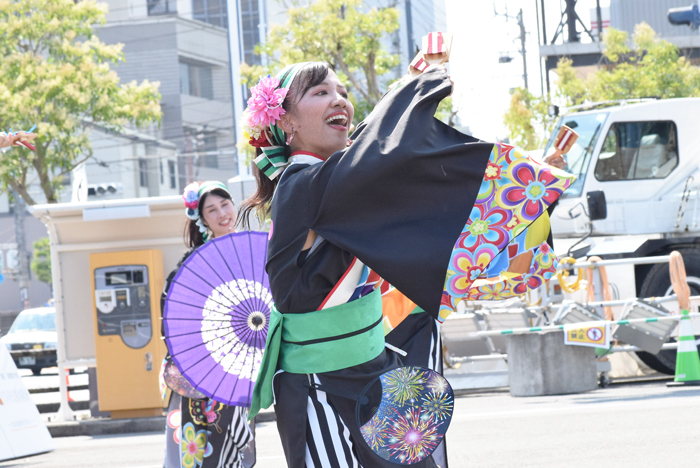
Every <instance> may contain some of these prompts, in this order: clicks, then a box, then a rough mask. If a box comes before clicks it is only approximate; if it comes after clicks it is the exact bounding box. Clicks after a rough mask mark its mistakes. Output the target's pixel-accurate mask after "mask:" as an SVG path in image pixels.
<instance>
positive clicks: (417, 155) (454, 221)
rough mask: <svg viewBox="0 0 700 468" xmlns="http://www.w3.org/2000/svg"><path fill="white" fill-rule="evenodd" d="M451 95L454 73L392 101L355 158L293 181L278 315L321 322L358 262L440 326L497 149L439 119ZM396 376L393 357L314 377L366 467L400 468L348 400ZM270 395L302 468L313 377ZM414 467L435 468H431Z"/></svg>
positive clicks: (437, 73)
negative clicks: (374, 444)
mask: <svg viewBox="0 0 700 468" xmlns="http://www.w3.org/2000/svg"><path fill="white" fill-rule="evenodd" d="M450 92H451V83H450V80H449V77H448V75H447V73H446V72H445V71H444V70H442V69H439V68H438V69H432V70H430V71H428V72H426V73H424V74H423V75H421V76H419V77H417V78H414V79H412V80H410V81H408V82H407V83H405V84H404V85H403V86H402V87H400V88H399V89H397V90H395V91H394V92H392V93H391V94H389V95H387V96H386V97H385V98H384V99H383V100H382V101H381V102H380V103H379V104H378V105H377V107H376V108H375V110H374V111H373V112H372V114H371V115H370V116H369V117H368V118H367V119H366V120H365V121H364V122H363V123H361V124H360V125H359V126H358V128H357V130H356V131H355V133H354V134H353V138H354V142H353V143H352V145H351V146H350V147H349V148H347V149H345V150H343V151H340V152H338V153H335V154H333V155H332V156H331V157H330V158H329V159H328V160H327V161H325V162H324V163H322V164H315V165H307V164H293V165H291V166H290V167H288V168H287V169H286V171H285V172H284V174H283V175H282V176H281V178H280V181H279V184H278V187H277V191H276V193H275V197H274V200H273V202H272V234H271V239H270V244H269V261H268V264H267V271H268V273H269V275H270V285H271V292H272V295H273V298H274V301H275V306H276V307H277V309H278V310H279V311H280V312H281V313H283V314H287V313H304V312H310V311H314V310H316V309H317V308H318V307H319V306H320V305H321V303H322V302H323V300H324V299H325V298H326V296H327V295H328V294H329V293H330V292H331V290H332V289H333V287H334V286H335V285H336V283H337V282H338V281H339V280H340V279H341V277H342V275H343V274H344V273H345V271H346V270H347V268H348V267H349V265H350V263H351V262H352V260H353V258H354V257H357V258H358V259H360V260H361V261H362V262H364V263H365V264H366V265H367V266H369V267H370V268H372V269H373V270H374V271H375V272H377V273H378V274H379V275H380V276H381V277H382V278H384V279H385V280H387V281H388V282H389V283H391V284H393V285H394V286H395V287H397V288H398V289H399V290H401V291H403V292H405V293H406V295H407V296H408V297H409V298H410V299H411V300H413V301H414V302H415V303H416V304H418V305H419V306H420V307H421V308H423V309H424V310H426V311H427V312H428V313H429V314H430V315H431V316H432V317H436V316H437V314H438V309H439V305H440V299H441V293H442V290H443V285H444V281H445V274H446V270H447V267H448V263H449V261H450V255H451V252H452V249H453V247H454V245H455V241H456V239H457V238H458V236H459V234H460V233H461V231H462V229H463V227H464V225H465V223H466V221H467V219H468V217H469V214H470V212H471V209H472V206H473V204H474V200H475V198H476V195H477V193H478V191H479V187H480V184H481V181H482V179H483V176H484V171H485V169H486V165H487V162H488V159H489V155H490V153H491V150H492V148H493V144H488V143H482V142H480V141H478V140H476V139H474V138H472V137H469V136H466V135H464V134H462V133H460V132H458V131H456V130H454V129H453V128H451V127H449V126H447V125H445V124H443V123H442V122H440V121H438V120H437V119H435V118H434V114H435V111H436V109H437V106H438V104H439V103H440V101H441V100H442V99H444V98H445V97H447V96H448V95H449V94H450ZM309 230H313V231H315V232H316V233H318V235H319V236H321V237H322V238H323V239H324V240H323V242H322V243H321V244H320V245H319V247H318V248H317V249H315V250H314V251H313V252H312V253H311V254H310V255H308V256H307V254H306V252H302V248H303V245H304V243H305V241H306V237H307V234H308V232H309ZM338 319H339V320H342V317H338ZM400 365H401V362H400V360H399V358H398V356H397V355H396V354H394V353H393V352H387V351H385V352H383V353H382V354H380V355H379V356H378V357H377V358H375V359H373V360H372V361H369V362H367V363H365V364H362V365H359V366H354V367H352V368H348V369H342V370H338V371H335V372H327V373H323V374H318V378H319V380H320V381H321V384H322V386H323V387H324V388H325V390H326V391H327V392H328V400H329V402H330V404H331V405H332V406H333V407H334V409H335V410H336V411H337V413H338V414H339V415H340V417H341V418H342V420H343V422H344V423H345V424H346V425H347V426H348V428H349V430H350V433H351V436H352V439H353V443H354V449H355V451H356V452H357V456H358V458H359V461H360V463H361V464H362V465H363V466H366V467H393V466H395V465H393V464H392V463H389V462H387V461H385V460H383V459H381V458H380V457H379V456H377V455H375V454H374V453H373V452H372V451H371V450H370V449H369V447H368V446H367V445H366V444H365V442H364V440H363V438H362V435H361V433H360V430H359V427H358V424H357V422H356V420H355V402H354V401H353V400H352V399H350V398H347V396H348V395H350V396H352V395H359V393H360V392H361V391H362V389H363V388H364V387H365V386H366V385H367V384H368V383H369V382H370V381H371V380H373V379H374V378H376V377H378V376H379V375H381V374H382V373H384V372H387V371H389V370H391V369H393V368H396V367H397V366H400ZM334 389H335V390H336V391H334ZM274 390H275V397H276V406H275V411H276V413H277V424H278V428H279V431H280V435H281V438H282V443H283V447H284V450H285V454H286V458H287V462H288V464H289V466H290V467H294V468H296V467H303V466H304V464H305V460H304V456H305V454H304V448H305V446H306V443H307V441H308V440H309V437H307V418H306V407H307V400H308V396H309V394H310V392H314V390H312V389H310V388H309V376H307V375H304V374H290V373H287V372H283V373H281V374H279V375H277V377H276V378H275V379H274ZM340 395H343V396H340ZM414 466H418V467H434V466H435V464H434V462H433V461H432V460H431V459H428V460H425V461H423V462H421V463H419V464H416V465H414Z"/></svg>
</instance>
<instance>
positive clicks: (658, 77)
mask: <svg viewBox="0 0 700 468" xmlns="http://www.w3.org/2000/svg"><path fill="white" fill-rule="evenodd" d="M628 39H629V35H628V34H627V32H625V31H618V30H616V29H612V28H611V29H608V30H607V31H606V33H605V35H604V36H603V46H604V49H603V56H604V57H605V59H606V62H607V63H606V64H605V65H604V66H603V67H601V68H600V69H599V70H597V71H596V72H595V73H592V74H591V75H589V77H588V78H581V77H580V76H579V75H578V74H577V73H576V71H575V69H574V67H573V64H572V62H571V60H569V59H566V58H564V59H562V60H561V61H560V62H559V64H558V66H557V70H556V72H557V75H558V76H559V80H558V85H559V92H558V97H559V98H560V99H561V101H562V102H563V103H565V104H566V105H576V104H582V103H584V102H603V101H612V100H620V99H634V98H644V97H658V98H663V99H668V98H680V97H691V96H700V68H698V67H695V66H693V65H692V64H691V63H690V62H689V61H688V60H687V59H686V58H685V57H682V56H681V55H680V52H679V50H678V48H677V47H676V46H675V45H673V44H671V43H670V42H668V41H664V40H662V39H659V38H658V36H657V35H656V33H655V32H654V30H653V29H652V28H651V26H649V25H648V24H646V23H640V24H638V25H637V26H636V27H635V28H634V34H633V35H632V44H633V46H632V47H631V48H630V47H629V46H628Z"/></svg>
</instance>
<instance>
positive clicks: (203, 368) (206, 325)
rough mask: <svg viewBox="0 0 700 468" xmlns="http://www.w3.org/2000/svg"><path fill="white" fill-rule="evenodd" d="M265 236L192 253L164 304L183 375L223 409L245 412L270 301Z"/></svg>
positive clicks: (228, 239) (214, 243)
mask: <svg viewBox="0 0 700 468" xmlns="http://www.w3.org/2000/svg"><path fill="white" fill-rule="evenodd" d="M267 242H268V235H267V233H264V232H239V233H233V234H228V235H226V236H224V237H220V238H216V239H213V240H211V241H209V242H207V243H206V244H204V245H202V246H201V247H199V248H198V249H197V250H195V251H194V252H193V253H192V254H191V255H190V256H189V257H188V258H187V259H186V260H185V261H184V262H183V264H182V266H181V267H180V269H179V270H178V272H177V274H176V275H175V277H174V278H173V280H172V282H171V284H170V289H169V290H168V294H167V296H166V299H165V308H164V311H163V322H164V328H165V341H166V343H167V344H168V349H169V350H170V354H171V355H172V358H173V361H174V362H175V364H176V365H177V367H178V369H180V372H181V373H182V375H183V376H184V377H185V378H186V379H187V381H189V382H190V383H191V384H192V386H193V387H194V388H195V389H197V390H199V391H200V392H202V393H203V394H204V395H206V396H208V397H210V398H213V399H214V400H217V401H219V402H221V403H225V404H227V405H236V406H250V401H251V396H252V394H253V387H254V386H255V380H256V379H257V375H258V369H259V368H260V361H261V359H262V354H263V351H264V349H265V339H266V338H267V329H268V323H269V320H270V308H271V306H272V295H271V294H270V290H269V289H270V284H269V280H268V277H267V272H266V271H265V263H266V261H267Z"/></svg>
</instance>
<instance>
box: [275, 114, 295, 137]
mask: <svg viewBox="0 0 700 468" xmlns="http://www.w3.org/2000/svg"><path fill="white" fill-rule="evenodd" d="M277 126H278V127H279V128H281V129H282V130H283V131H284V133H292V128H293V127H294V125H293V122H292V119H290V117H289V114H288V113H287V114H284V115H283V116H282V117H280V120H279V122H277Z"/></svg>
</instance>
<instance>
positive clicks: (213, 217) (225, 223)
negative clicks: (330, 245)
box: [202, 193, 236, 237]
mask: <svg viewBox="0 0 700 468" xmlns="http://www.w3.org/2000/svg"><path fill="white" fill-rule="evenodd" d="M202 218H203V221H204V224H205V225H206V226H207V227H208V228H209V229H210V230H211V231H212V232H213V233H214V237H221V236H224V235H226V234H228V233H229V232H233V230H234V226H235V225H236V210H235V209H234V207H233V202H232V201H231V200H229V199H228V198H223V197H220V196H218V195H215V194H213V193H210V194H209V195H207V198H206V199H205V200H204V206H203V207H202Z"/></svg>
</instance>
